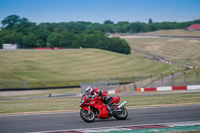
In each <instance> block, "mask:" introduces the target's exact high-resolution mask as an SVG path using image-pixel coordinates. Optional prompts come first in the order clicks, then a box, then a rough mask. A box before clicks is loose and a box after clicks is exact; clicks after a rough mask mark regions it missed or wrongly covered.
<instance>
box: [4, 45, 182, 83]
mask: <svg viewBox="0 0 200 133" xmlns="http://www.w3.org/2000/svg"><path fill="white" fill-rule="evenodd" d="M0 62H1V64H0V68H1V69H0V81H16V80H26V81H28V82H32V83H34V84H39V83H41V84H46V85H47V86H55V85H79V83H80V82H85V81H88V80H89V81H92V80H97V79H105V78H117V77H118V78H127V77H128V78H131V77H132V76H140V75H149V74H158V73H164V72H170V71H172V70H177V69H179V70H181V69H183V68H181V67H177V66H175V65H168V64H163V63H160V62H157V61H150V60H148V59H145V58H143V57H140V56H135V55H124V54H119V53H114V52H109V51H104V50H98V49H68V50H17V51H1V54H0Z"/></svg>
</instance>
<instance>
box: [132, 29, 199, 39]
mask: <svg viewBox="0 0 200 133" xmlns="http://www.w3.org/2000/svg"><path fill="white" fill-rule="evenodd" d="M136 35H144V36H147V35H150V36H196V37H200V31H197V30H196V31H186V30H158V31H153V32H146V33H139V34H136Z"/></svg>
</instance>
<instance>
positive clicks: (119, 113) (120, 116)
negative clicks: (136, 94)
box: [114, 107, 128, 120]
mask: <svg viewBox="0 0 200 133" xmlns="http://www.w3.org/2000/svg"><path fill="white" fill-rule="evenodd" d="M114 117H115V118H116V119H117V120H125V119H126V118H127V117H128V111H127V110H126V108H125V107H122V108H121V111H117V112H116V113H115V115H114Z"/></svg>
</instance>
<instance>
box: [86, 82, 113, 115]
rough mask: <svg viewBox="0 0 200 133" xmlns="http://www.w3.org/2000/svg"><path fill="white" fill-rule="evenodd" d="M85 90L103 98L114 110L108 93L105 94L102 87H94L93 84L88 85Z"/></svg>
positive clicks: (111, 109)
mask: <svg viewBox="0 0 200 133" xmlns="http://www.w3.org/2000/svg"><path fill="white" fill-rule="evenodd" d="M85 92H87V94H90V95H92V96H93V97H97V98H99V99H101V100H102V101H103V102H104V103H105V104H107V105H109V106H110V111H111V113H113V112H114V109H115V108H114V106H113V105H112V103H110V98H111V97H109V96H108V95H105V94H103V93H102V91H101V90H100V89H97V88H95V89H93V88H92V87H91V86H89V87H87V88H86V89H85Z"/></svg>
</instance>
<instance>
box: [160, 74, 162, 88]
mask: <svg viewBox="0 0 200 133" xmlns="http://www.w3.org/2000/svg"><path fill="white" fill-rule="evenodd" d="M160 76H161V86H163V74H162V73H161V74H160Z"/></svg>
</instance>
